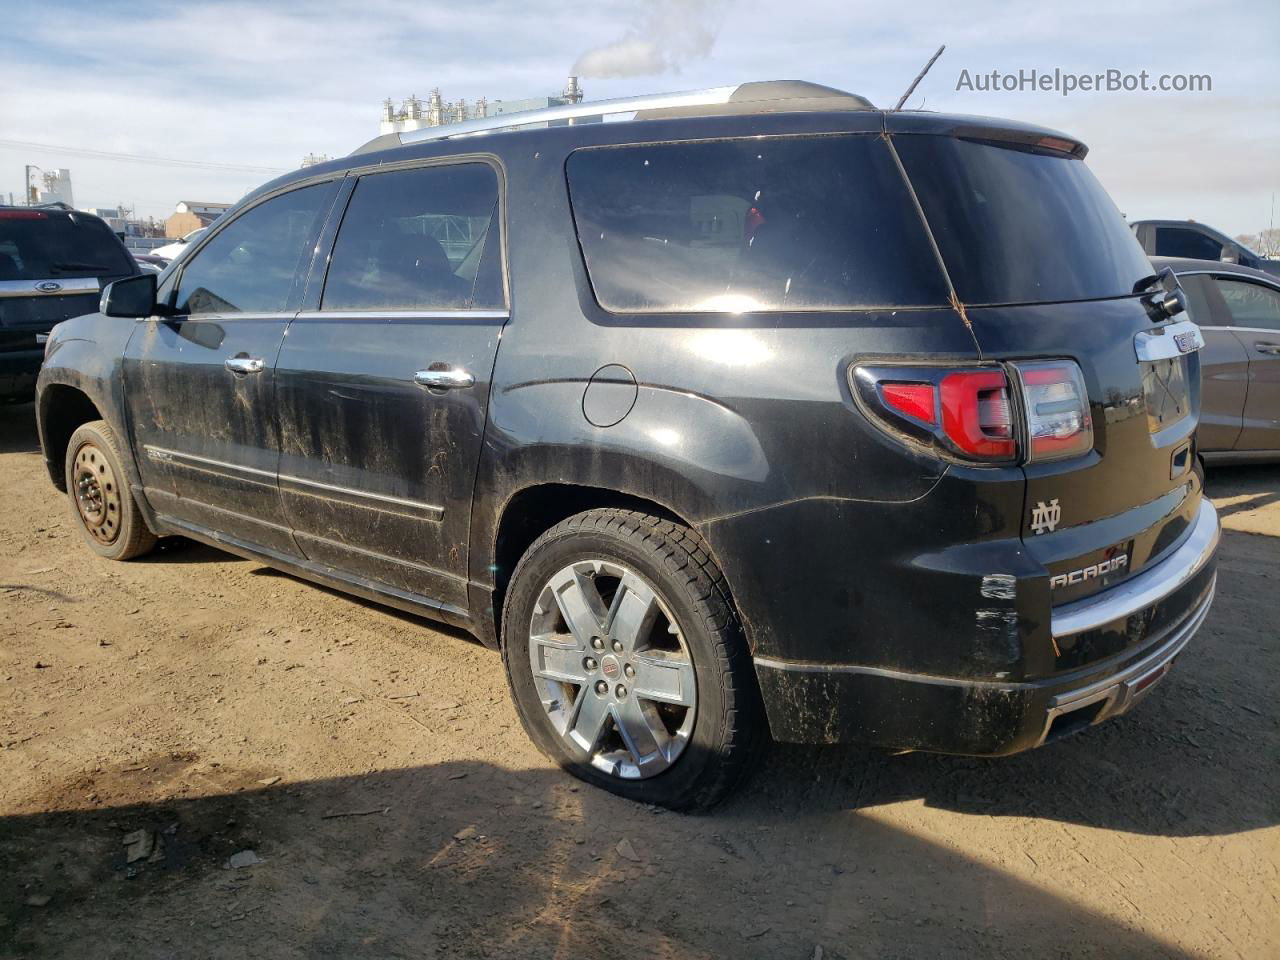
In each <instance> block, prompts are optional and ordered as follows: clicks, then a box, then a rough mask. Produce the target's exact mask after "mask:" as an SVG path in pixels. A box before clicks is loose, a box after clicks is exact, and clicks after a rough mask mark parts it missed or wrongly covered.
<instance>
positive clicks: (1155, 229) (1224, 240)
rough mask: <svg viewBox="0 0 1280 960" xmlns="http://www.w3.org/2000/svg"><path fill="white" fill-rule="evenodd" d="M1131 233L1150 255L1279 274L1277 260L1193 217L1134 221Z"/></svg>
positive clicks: (1279, 267) (1279, 265) (1279, 264)
mask: <svg viewBox="0 0 1280 960" xmlns="http://www.w3.org/2000/svg"><path fill="white" fill-rule="evenodd" d="M1130 226H1131V227H1133V232H1134V233H1135V234H1137V236H1138V242H1139V243H1140V244H1142V249H1143V250H1145V251H1146V252H1147V255H1148V256H1151V257H1182V258H1185V259H1189V260H1216V261H1218V262H1220V263H1235V264H1239V265H1240V266H1242V267H1252V268H1253V269H1255V270H1262V271H1265V272H1266V273H1270V274H1275V275H1277V276H1280V260H1269V259H1267V258H1266V257H1264V256H1262V255H1261V254H1260V253H1258V252H1257V251H1255V250H1251V249H1249V248H1248V247H1247V246H1245V245H1244V244H1243V243H1241V242H1240V241H1239V240H1232V239H1231V238H1230V237H1228V236H1227V235H1226V234H1225V233H1222V232H1221V231H1218V230H1215V229H1213V227H1210V226H1206V225H1205V224H1203V223H1196V222H1195V221H1194V220H1135V221H1134V222H1133V223H1132V224H1130Z"/></svg>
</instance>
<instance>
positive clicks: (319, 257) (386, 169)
mask: <svg viewBox="0 0 1280 960" xmlns="http://www.w3.org/2000/svg"><path fill="white" fill-rule="evenodd" d="M476 163H480V164H484V165H485V166H487V167H489V168H490V169H491V170H492V171H493V174H494V178H495V180H496V183H497V188H498V215H497V221H498V232H499V234H500V237H499V240H500V243H499V251H498V254H499V257H500V261H499V264H498V272H499V274H500V276H501V281H502V307H501V308H497V309H495V308H494V307H464V308H460V309H457V310H381V309H379V308H376V307H375V308H373V309H371V310H352V309H349V308H345V307H344V308H338V309H330V310H324V309H321V304H322V303H324V288H325V286H326V285H327V284H328V282H329V270H330V268H331V267H332V266H333V251H334V250H335V249H336V248H337V244H338V235H339V234H340V233H341V232H342V223H343V221H344V220H346V217H347V212H348V211H349V210H350V209H351V200H352V198H353V197H354V196H355V192H356V187H357V186H358V185H359V183H360V180H361V179H362V178H364V177H368V176H377V175H378V174H380V173H402V172H404V171H406V170H421V169H427V168H435V167H450V166H458V165H460V164H476ZM343 176H344V178H345V179H346V181H347V182H348V183H350V186H349V187H347V189H346V191H345V194H343V193H341V192H340V194H339V199H340V200H341V210H336V209H335V211H333V212H331V214H330V215H331V217H334V224H335V226H334V229H333V233H332V235H331V236H329V237H328V242H327V244H326V245H325V248H324V250H323V251H318V252H317V254H316V257H315V259H314V260H313V261H312V267H311V273H310V274H309V275H308V279H307V284H306V288H305V290H304V293H303V297H304V306H305V307H306V308H307V309H304V310H302V311H300V312H299V313H298V315H297V318H296V319H298V320H324V319H328V318H331V317H338V316H341V317H342V318H343V319H344V320H347V321H355V320H358V319H360V318H362V317H370V318H373V317H377V318H385V317H392V318H396V319H417V320H442V319H448V318H450V317H469V318H472V319H491V320H496V319H503V320H505V319H507V318H508V317H509V316H510V313H511V282H510V277H509V271H508V262H509V261H508V256H507V250H508V243H509V240H508V236H509V231H508V229H507V176H506V168H505V167H504V166H503V165H502V161H501V160H500V159H499V158H498V157H497V156H496V155H495V154H492V153H460V154H454V155H451V156H448V157H430V158H426V159H424V158H421V157H416V158H414V159H411V160H405V161H403V162H400V163H369V164H362V165H361V166H358V167H351V168H350V169H348V170H346V171H345V172H344V173H343ZM344 186H345V184H344ZM334 214H336V216H334ZM490 226H492V223H490ZM320 239H321V240H323V239H324V236H323V234H322V235H321V238H320ZM485 243H486V244H487V243H488V238H487V237H486V238H485ZM482 256H483V253H482ZM313 280H315V281H318V283H317V286H316V290H315V295H314V297H311V296H309V295H310V294H311V285H312V282H313Z"/></svg>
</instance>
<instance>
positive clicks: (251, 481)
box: [38, 82, 1218, 808]
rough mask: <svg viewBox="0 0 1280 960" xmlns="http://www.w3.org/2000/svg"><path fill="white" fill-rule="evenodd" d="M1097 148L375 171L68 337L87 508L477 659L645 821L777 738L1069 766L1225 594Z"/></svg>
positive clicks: (560, 151) (233, 220) (420, 142)
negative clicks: (1075, 746)
mask: <svg viewBox="0 0 1280 960" xmlns="http://www.w3.org/2000/svg"><path fill="white" fill-rule="evenodd" d="M606 114H608V115H618V114H624V115H629V117H628V119H626V120H623V121H622V122H604V123H600V122H572V121H579V120H586V119H588V118H594V119H599V117H600V116H603V115H606ZM1084 154H1085V147H1084V146H1083V145H1082V144H1080V143H1079V142H1077V141H1075V140H1073V139H1071V138H1069V137H1067V136H1064V135H1062V134H1060V133H1056V132H1053V131H1050V130H1043V129H1039V128H1036V127H1031V126H1026V125H1022V124H1016V123H1008V122H1005V121H999V120H990V119H983V118H975V117H954V116H940V115H935V114H925V113H912V112H885V111H880V110H876V109H875V108H873V107H872V106H871V104H869V103H868V102H867V101H865V100H863V99H862V98H860V97H857V96H853V95H850V94H846V93H842V92H840V91H835V90H831V89H829V88H825V87H818V86H815V85H812V84H802V83H791V82H782V83H753V84H744V85H742V86H740V87H736V88H721V89H716V90H711V91H703V92H700V93H695V94H678V95H670V96H665V97H650V98H645V99H642V100H632V101H608V102H604V103H597V104H578V105H570V106H566V107H558V108H552V109H550V110H546V111H537V112H532V113H529V114H525V115H519V114H517V115H514V116H511V115H508V116H504V117H501V118H493V119H481V120H474V121H469V122H466V123H459V124H453V125H450V126H445V127H437V128H430V129H426V130H419V131H414V132H409V133H404V134H399V135H394V134H392V135H388V136H385V137H381V138H379V139H377V140H375V141H373V142H371V143H369V144H367V145H365V146H364V147H362V148H361V149H359V150H357V151H356V153H355V154H353V155H352V156H350V157H348V158H346V159H343V160H337V161H333V162H330V163H327V164H322V165H319V166H313V167H308V168H306V169H304V170H299V171H298V172H296V173H293V174H290V175H287V176H284V177H281V178H280V179H278V180H275V181H273V182H272V183H269V184H267V185H266V186H264V187H262V188H261V189H259V190H257V191H256V192H254V193H253V194H251V195H250V196H248V197H246V198H245V199H244V200H243V201H241V202H240V203H239V204H238V205H237V206H236V207H235V208H234V209H233V210H232V211H231V212H229V213H228V214H227V215H226V216H224V217H223V218H222V219H221V220H219V222H218V223H217V224H216V225H215V226H213V227H212V228H211V229H210V230H209V232H208V233H207V234H205V235H204V236H203V237H201V238H200V239H199V241H197V243H196V245H195V246H194V248H193V249H192V250H191V251H190V252H189V254H188V255H187V256H185V257H183V258H182V259H181V261H180V262H179V263H176V264H175V265H174V266H173V267H172V268H171V269H169V270H168V271H166V272H165V274H164V275H163V276H161V277H160V278H159V282H158V287H157V278H156V277H155V276H138V277H133V278H130V279H126V280H121V281H117V282H116V283H115V284H113V285H112V286H111V287H110V288H109V289H108V290H107V291H106V292H105V294H104V295H103V298H102V304H101V313H99V314H94V315H90V316H84V317H79V318H77V319H75V320H71V321H68V322H65V323H62V324H60V325H59V326H58V327H57V328H56V330H55V331H54V334H53V336H52V337H51V339H50V341H49V343H48V354H47V357H46V360H45V364H44V369H43V372H42V373H41V375H40V382H39V399H38V404H39V406H38V416H39V424H40V437H41V442H42V444H43V448H44V453H45V457H46V459H47V461H48V466H49V471H50V475H51V477H52V478H53V481H54V483H55V484H56V485H57V486H58V487H60V488H62V489H64V490H66V492H67V493H68V495H69V499H70V503H71V509H72V511H73V514H74V516H75V517H76V519H77V523H78V525H79V527H80V528H81V529H82V530H83V533H84V537H85V540H86V542H87V543H88V545H89V546H90V547H91V548H92V549H94V550H95V551H96V552H97V553H99V554H100V555H102V556H104V557H108V558H113V559H119V560H124V559H128V558H130V557H135V556H138V555H139V554H141V553H143V552H145V551H146V550H147V549H149V548H150V547H151V546H152V545H153V544H154V543H155V540H156V538H157V537H159V536H168V535H175V534H176V535H182V536H186V537H190V538H193V539H195V540H199V541H203V542H205V543H209V544H213V545H216V546H218V547H221V548H223V549H225V550H229V551H231V552H233V553H236V554H240V555H242V556H245V557H250V558H253V559H255V560H258V561H261V562H262V563H266V564H269V565H271V566H273V567H277V568H279V569H281V570H285V571H288V572H290V573H293V574H295V575H297V576H300V577H305V578H308V579H310V580H314V581H317V582H319V583H323V584H326V585H328V586H331V587H336V588H338V589H342V590H346V591H350V592H351V593H354V594H357V595H360V596H363V597H366V598H373V599H375V600H378V601H381V602H383V603H387V604H391V605H393V606H396V607H400V608H403V609H405V610H409V611H413V612H416V613H421V614H426V615H428V616H430V617H434V618H438V619H440V620H443V621H445V622H448V623H451V624H455V625H459V626H462V627H465V628H467V629H469V630H471V631H473V632H474V633H475V634H476V635H477V636H478V637H480V638H481V639H482V640H483V641H484V642H485V643H486V644H488V645H490V646H492V647H495V648H498V649H500V650H501V651H502V663H503V664H504V666H505V670H506V676H507V680H508V683H509V685H510V688H511V692H512V695H513V697H514V698H515V702H516V705H517V707H518V710H519V713H520V716H521V718H522V719H523V722H524V725H525V727H526V729H527V730H528V733H529V735H530V736H531V737H532V738H533V740H534V741H536V743H537V744H538V746H539V747H541V748H542V749H543V750H544V751H546V753H547V754H548V755H549V756H550V757H552V758H554V759H555V760H556V761H557V762H559V763H560V764H562V765H563V766H564V767H565V768H567V769H568V770H569V771H571V772H572V773H574V774H575V775H577V776H579V777H581V778H583V779H584V780H587V781H590V782H592V783H595V784H599V785H601V786H603V787H605V788H606V789H609V790H612V791H614V792H616V793H619V794H622V795H624V796H627V797H631V798H634V799H637V800H642V801H646V802H651V803H656V804H664V805H667V806H671V807H675V808H687V807H698V806H706V805H708V804H710V803H712V802H714V801H715V800H716V799H718V798H719V797H721V796H722V795H724V794H725V793H726V792H727V791H728V790H729V789H731V788H732V786H733V785H734V784H735V783H736V782H737V781H738V780H739V779H740V777H741V775H742V773H743V772H744V771H745V770H746V769H747V767H748V765H749V762H750V761H751V759H752V758H753V756H755V755H756V754H757V753H758V752H759V747H760V745H761V744H762V742H763V740H764V737H765V735H766V731H767V732H769V733H771V734H772V736H773V738H775V739H776V740H779V741H808V742H830V741H859V742H863V743H868V744H876V745H881V746H884V747H889V748H893V749H898V750H930V751H941V752H946V753H959V754H975V755H984V756H994V755H1002V754H1009V753H1014V752H1017V751H1020V750H1025V749H1028V748H1030V747H1036V746H1039V745H1041V744H1043V743H1045V742H1046V741H1050V740H1054V739H1056V738H1058V737H1060V736H1064V735H1066V734H1069V733H1072V732H1074V731H1076V730H1079V729H1081V728H1083V727H1086V726H1088V725H1090V724H1093V723H1097V722H1099V721H1101V720H1105V719H1106V718H1108V717H1112V716H1115V715H1117V714H1120V713H1123V712H1125V711H1126V710H1128V709H1129V708H1130V706H1132V704H1133V703H1134V702H1135V701H1136V700H1137V699H1138V698H1139V697H1141V696H1142V695H1143V694H1145V693H1146V692H1147V691H1148V690H1149V689H1150V688H1151V687H1152V685H1153V684H1155V683H1156V682H1157V681H1158V680H1159V679H1160V678H1161V677H1162V676H1164V674H1165V672H1166V671H1167V670H1168V669H1169V667H1170V665H1171V664H1172V663H1173V661H1174V659H1175V658H1176V657H1177V655H1178V654H1179V653H1180V652H1181V651H1182V650H1183V649H1184V647H1185V646H1186V644H1187V642H1188V640H1189V639H1190V637H1191V635H1192V634H1193V633H1194V632H1195V630H1196V628H1197V627H1198V626H1199V625H1200V623H1201V621H1202V620H1203V619H1204V617H1205V615H1206V613H1207V611H1208V608H1209V604H1210V601H1211V599H1212V597H1213V591H1214V582H1215V562H1214V560H1215V552H1216V547H1217V541H1218V520H1217V515H1216V514H1215V512H1214V509H1213V506H1212V505H1211V504H1210V503H1209V502H1208V500H1206V499H1204V498H1203V496H1202V492H1201V475H1200V472H1199V471H1200V468H1199V467H1198V465H1197V456H1196V450H1195V439H1194V436H1195V428H1196V423H1197V419H1198V408H1199V362H1198V359H1197V353H1196V351H1197V349H1198V347H1199V346H1200V344H1201V343H1202V340H1201V338H1200V335H1199V332H1198V330H1197V328H1196V327H1195V326H1194V325H1193V324H1191V323H1190V322H1188V321H1186V320H1185V318H1183V317H1179V316H1178V314H1179V311H1180V310H1181V309H1182V308H1183V305H1184V300H1183V296H1182V292H1181V290H1180V289H1179V288H1178V286H1177V281H1176V280H1175V279H1173V277H1172V275H1171V274H1169V273H1165V274H1162V275H1159V276H1152V275H1151V274H1152V267H1151V265H1150V263H1149V262H1148V261H1147V259H1146V257H1145V256H1144V255H1143V252H1142V250H1141V248H1140V247H1139V246H1138V243H1137V241H1136V240H1135V239H1134V236H1133V234H1132V232H1131V231H1130V230H1129V229H1128V227H1127V226H1126V225H1125V223H1124V220H1123V219H1122V218H1121V216H1120V214H1119V213H1118V212H1117V211H1116V209H1115V208H1114V207H1113V205H1112V204H1111V202H1110V200H1109V199H1108V198H1107V196H1106V194H1105V193H1104V192H1103V190H1102V189H1101V187H1100V186H1099V185H1098V183H1097V182H1096V181H1095V180H1094V178H1093V177H1092V175H1091V174H1090V173H1089V171H1088V169H1087V168H1086V167H1085V164H1084V162H1083V158H1084Z"/></svg>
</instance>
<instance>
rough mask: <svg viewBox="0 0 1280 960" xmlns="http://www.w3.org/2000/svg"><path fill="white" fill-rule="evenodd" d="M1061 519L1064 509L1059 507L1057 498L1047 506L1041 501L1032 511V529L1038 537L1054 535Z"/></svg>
mask: <svg viewBox="0 0 1280 960" xmlns="http://www.w3.org/2000/svg"><path fill="white" fill-rule="evenodd" d="M1061 519H1062V508H1061V507H1060V506H1058V498H1057V497H1054V498H1053V499H1052V500H1050V501H1049V503H1048V504H1047V505H1046V504H1045V502H1044V501H1043V500H1041V501H1039V502H1037V503H1036V505H1035V506H1034V507H1033V508H1032V509H1031V529H1032V530H1034V531H1035V533H1036V536H1039V535H1040V534H1042V533H1052V532H1053V528H1054V527H1056V526H1057V525H1058V521H1059V520H1061Z"/></svg>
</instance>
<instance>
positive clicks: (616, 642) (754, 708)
mask: <svg viewBox="0 0 1280 960" xmlns="http://www.w3.org/2000/svg"><path fill="white" fill-rule="evenodd" d="M502 633H503V642H502V656H503V663H504V666H505V667H506V671H507V680H508V683H509V684H510V687H511V691H512V696H513V698H514V699H515V703H516V708H517V710H518V712H519V714H520V719H521V721H522V722H523V724H524V727H525V730H526V731H527V732H528V734H529V736H530V738H531V739H532V740H533V741H534V743H535V744H537V746H538V747H539V748H540V749H541V750H542V751H543V752H544V753H545V754H547V756H549V757H550V758H551V759H553V760H555V761H556V762H557V763H559V764H560V765H561V766H562V767H563V768H564V769H566V770H567V771H569V772H570V773H572V774H573V775H574V776H576V777H578V778H580V779H582V780H585V781H587V782H588V783H592V784H595V785H597V786H601V787H604V788H605V789H606V790H609V791H611V792H613V793H616V794H619V795H621V796H624V797H627V798H629V799H632V800H636V801H639V802H642V803H651V804H657V805H661V806H665V807H670V808H673V809H689V808H705V807H709V806H711V805H712V804H714V803H716V802H717V801H718V800H720V799H721V798H722V797H723V796H725V795H726V794H727V793H728V792H729V791H730V790H732V789H733V788H734V787H735V786H736V785H737V784H738V783H739V782H740V781H741V780H742V778H743V776H744V775H745V774H746V773H747V771H748V769H749V767H750V764H751V761H752V760H754V759H755V756H756V754H757V753H758V748H759V745H760V743H761V740H762V737H763V711H762V710H761V708H760V695H759V691H758V689H757V687H756V681H755V674H754V671H753V669H752V665H751V660H750V656H749V655H748V651H747V647H746V643H745V641H744V639H743V636H742V631H741V628H740V625H739V623H738V619H737V616H736V614H735V613H734V609H733V605H732V603H731V600H730V597H729V592H728V588H727V585H726V583H725V580H724V576H723V574H721V572H720V570H719V569H718V568H717V567H716V565H715V563H714V562H713V561H712V560H711V557H710V555H709V553H708V551H707V548H706V545H705V544H704V543H703V541H702V539H701V538H700V537H699V536H698V535H697V534H696V533H694V531H692V530H690V529H689V528H688V527H684V526H682V525H680V524H678V523H673V522H671V521H668V520H663V519H660V518H658V517H653V516H649V515H647V514H643V513H639V512H636V511H629V510H616V509H608V510H591V511H588V512H586V513H580V514H578V515H576V516H573V517H570V518H569V519H567V520H564V521H562V522H561V523H558V524H557V525H556V526H554V527H552V528H551V529H550V530H548V531H547V532H546V533H544V534H543V535H542V536H541V537H539V538H538V539H537V540H536V541H535V542H534V544H533V545H532V546H531V547H530V548H529V550H528V551H527V552H526V553H525V555H524V557H523V558H521V560H520V563H519V564H518V565H517V567H516V569H515V573H514V574H513V576H512V579H511V584H510V587H509V589H508V591H507V596H506V601H505V603H504V605H503V618H502Z"/></svg>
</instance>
